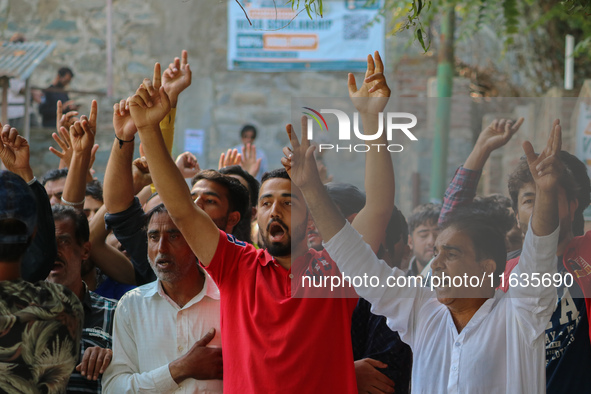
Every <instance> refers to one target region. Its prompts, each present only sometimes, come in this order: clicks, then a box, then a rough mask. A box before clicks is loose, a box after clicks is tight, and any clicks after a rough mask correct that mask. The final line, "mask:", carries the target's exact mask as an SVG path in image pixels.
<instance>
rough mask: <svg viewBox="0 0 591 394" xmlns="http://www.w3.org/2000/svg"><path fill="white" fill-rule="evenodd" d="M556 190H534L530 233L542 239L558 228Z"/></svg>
mask: <svg viewBox="0 0 591 394" xmlns="http://www.w3.org/2000/svg"><path fill="white" fill-rule="evenodd" d="M558 224H559V218H558V190H557V189H556V188H554V189H553V190H550V191H544V192H542V191H540V190H539V189H538V188H536V203H535V204H534V211H533V214H532V221H531V226H532V231H533V232H534V234H535V235H537V236H539V237H543V236H545V235H549V234H552V233H553V232H554V230H556V227H558Z"/></svg>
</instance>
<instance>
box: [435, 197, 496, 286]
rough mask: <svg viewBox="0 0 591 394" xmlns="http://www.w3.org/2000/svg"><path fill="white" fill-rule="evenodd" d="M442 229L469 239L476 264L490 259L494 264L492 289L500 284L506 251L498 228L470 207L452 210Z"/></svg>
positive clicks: (489, 219) (488, 218)
mask: <svg viewBox="0 0 591 394" xmlns="http://www.w3.org/2000/svg"><path fill="white" fill-rule="evenodd" d="M442 227H443V229H446V228H454V229H455V230H457V231H460V232H462V233H463V234H465V235H466V236H468V237H469V238H470V240H471V241H472V246H473V247H474V254H475V257H476V262H481V261H483V260H487V259H491V260H493V261H494V262H495V264H496V268H495V272H494V287H497V286H498V285H499V284H500V275H502V274H503V272H505V265H506V263H507V261H506V259H507V249H506V246H505V235H506V233H502V232H501V231H500V230H499V227H498V226H497V225H496V224H495V223H494V222H492V221H491V217H490V216H489V217H487V216H486V215H484V214H483V213H482V212H479V211H478V210H477V209H474V207H471V206H465V207H459V208H456V209H454V210H453V211H452V212H451V213H450V214H449V215H448V218H447V220H446V221H445V223H443V225H442Z"/></svg>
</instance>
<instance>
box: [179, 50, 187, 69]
mask: <svg viewBox="0 0 591 394" xmlns="http://www.w3.org/2000/svg"><path fill="white" fill-rule="evenodd" d="M188 62H189V53H188V52H187V51H186V50H185V49H183V52H182V53H181V67H184V66H186V65H187V63H188Z"/></svg>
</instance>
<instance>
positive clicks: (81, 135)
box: [62, 100, 98, 153]
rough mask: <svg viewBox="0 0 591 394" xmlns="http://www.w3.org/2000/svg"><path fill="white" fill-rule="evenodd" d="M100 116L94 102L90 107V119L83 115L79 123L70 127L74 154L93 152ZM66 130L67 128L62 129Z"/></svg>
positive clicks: (93, 101) (94, 101)
mask: <svg viewBox="0 0 591 394" xmlns="http://www.w3.org/2000/svg"><path fill="white" fill-rule="evenodd" d="M97 115H98V104H97V102H96V100H92V104H91V107H90V117H86V115H82V116H81V117H80V120H79V121H76V122H74V124H73V125H72V126H70V141H71V145H70V146H71V147H72V150H73V151H74V152H81V153H82V152H85V151H88V152H90V151H92V149H93V147H94V137H95V135H96V118H97ZM62 129H63V130H65V128H62Z"/></svg>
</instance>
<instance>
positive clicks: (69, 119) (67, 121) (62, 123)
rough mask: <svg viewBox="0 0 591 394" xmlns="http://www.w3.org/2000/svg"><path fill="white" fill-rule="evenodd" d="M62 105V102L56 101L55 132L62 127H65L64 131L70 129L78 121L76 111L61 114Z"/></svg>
mask: <svg viewBox="0 0 591 394" xmlns="http://www.w3.org/2000/svg"><path fill="white" fill-rule="evenodd" d="M62 108H63V105H62V100H58V101H57V111H56V121H57V125H56V130H57V131H58V132H59V131H60V129H61V128H62V127H65V128H66V129H68V130H69V129H70V126H72V125H73V124H74V122H76V121H77V120H80V119H78V118H77V117H76V116H78V112H77V111H69V112H68V113H66V114H63V109H62Z"/></svg>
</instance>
